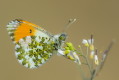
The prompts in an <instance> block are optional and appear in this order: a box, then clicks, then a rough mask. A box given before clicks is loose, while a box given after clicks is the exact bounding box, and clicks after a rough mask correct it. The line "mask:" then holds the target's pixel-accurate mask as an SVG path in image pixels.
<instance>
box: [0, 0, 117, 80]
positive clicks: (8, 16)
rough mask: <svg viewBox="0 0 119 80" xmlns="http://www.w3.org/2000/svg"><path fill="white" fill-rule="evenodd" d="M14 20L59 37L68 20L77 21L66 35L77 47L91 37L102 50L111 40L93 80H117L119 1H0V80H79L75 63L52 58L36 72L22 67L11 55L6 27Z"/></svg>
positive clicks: (12, 52)
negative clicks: (25, 22)
mask: <svg viewBox="0 0 119 80" xmlns="http://www.w3.org/2000/svg"><path fill="white" fill-rule="evenodd" d="M16 18H20V19H24V20H27V21H30V22H32V23H35V24H37V25H40V26H42V27H44V28H45V29H46V30H48V31H50V32H51V33H54V34H57V33H60V32H61V31H62V30H63V28H64V26H65V24H66V23H67V21H68V19H70V18H77V21H76V22H75V23H74V24H73V25H72V27H70V28H69V30H68V31H67V33H68V35H69V38H68V40H67V41H71V42H73V43H74V44H75V46H77V44H80V43H81V41H82V39H83V38H86V39H87V38H89V37H90V34H94V38H95V45H96V47H97V48H98V49H100V50H104V49H106V47H107V46H108V44H109V42H110V41H111V40H112V39H115V40H116V43H115V45H114V47H113V48H112V50H111V51H110V55H109V56H108V59H107V62H106V64H105V66H104V68H103V70H102V72H101V73H100V75H99V76H98V77H96V80H119V62H118V61H119V51H118V50H119V1H118V0H0V80H81V77H80V72H79V71H78V67H77V65H76V64H75V63H73V62H72V61H70V60H67V59H65V58H64V57H59V56H56V55H54V56H53V57H52V58H51V59H50V60H49V61H48V62H47V63H46V64H44V65H43V66H42V67H39V68H38V69H34V70H30V69H27V68H25V67H23V66H21V65H20V64H19V63H18V62H17V60H16V58H15V55H14V44H13V43H12V41H11V40H10V37H9V36H8V33H7V31H6V24H7V23H8V22H9V21H11V20H13V19H16Z"/></svg>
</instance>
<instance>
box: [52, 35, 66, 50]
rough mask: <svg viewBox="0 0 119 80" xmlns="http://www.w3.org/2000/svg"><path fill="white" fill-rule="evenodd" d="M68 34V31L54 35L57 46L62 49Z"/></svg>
mask: <svg viewBox="0 0 119 80" xmlns="http://www.w3.org/2000/svg"><path fill="white" fill-rule="evenodd" d="M66 38H67V34H66V33H61V34H57V35H54V36H53V39H54V41H55V48H56V49H60V48H62V46H63V44H64V42H65V41H66Z"/></svg>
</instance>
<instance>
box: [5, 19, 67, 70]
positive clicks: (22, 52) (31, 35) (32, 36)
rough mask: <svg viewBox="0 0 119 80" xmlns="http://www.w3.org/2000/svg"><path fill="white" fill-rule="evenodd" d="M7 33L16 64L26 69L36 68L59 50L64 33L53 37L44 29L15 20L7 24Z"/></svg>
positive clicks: (64, 38) (62, 42) (64, 37)
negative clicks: (12, 46)
mask: <svg viewBox="0 0 119 80" xmlns="http://www.w3.org/2000/svg"><path fill="white" fill-rule="evenodd" d="M7 31H8V34H9V36H10V37H11V39H12V41H13V43H14V44H15V55H16V58H17V60H18V62H19V63H20V64H22V65H24V66H25V67H27V68H31V69H34V68H37V67H39V66H41V65H43V64H44V63H46V62H47V61H48V60H49V59H50V57H51V56H52V55H53V54H54V53H57V51H58V49H61V48H62V46H63V44H64V42H65V40H66V38H67V34H66V33H64V32H63V33H61V34H57V35H53V34H51V33H49V32H47V31H46V30H45V29H44V28H42V27H40V26H38V25H35V24H33V23H30V22H28V21H25V20H21V19H15V20H12V21H11V22H9V23H8V24H7Z"/></svg>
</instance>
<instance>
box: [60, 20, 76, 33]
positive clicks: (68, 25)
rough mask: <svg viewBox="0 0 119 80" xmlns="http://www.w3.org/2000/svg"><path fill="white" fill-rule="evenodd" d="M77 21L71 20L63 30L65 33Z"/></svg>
mask: <svg viewBox="0 0 119 80" xmlns="http://www.w3.org/2000/svg"><path fill="white" fill-rule="evenodd" d="M75 21H76V19H69V21H68V23H67V24H66V27H64V29H63V31H62V32H63V33H64V32H66V30H67V29H68V28H69V27H70V26H71V24H73V23H74V22H75Z"/></svg>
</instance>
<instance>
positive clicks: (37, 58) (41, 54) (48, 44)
mask: <svg viewBox="0 0 119 80" xmlns="http://www.w3.org/2000/svg"><path fill="white" fill-rule="evenodd" d="M38 38H39V40H38ZM53 45H54V44H53V42H52V40H50V39H45V38H44V37H42V38H41V37H36V36H27V37H25V38H23V39H20V40H19V42H18V43H17V44H16V46H15V54H16V57H17V59H18V61H19V62H20V63H21V64H22V65H24V66H25V67H28V68H37V67H38V66H41V65H42V64H44V63H45V62H46V61H47V60H48V59H49V58H50V57H51V55H52V53H53V50H54V47H53Z"/></svg>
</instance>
